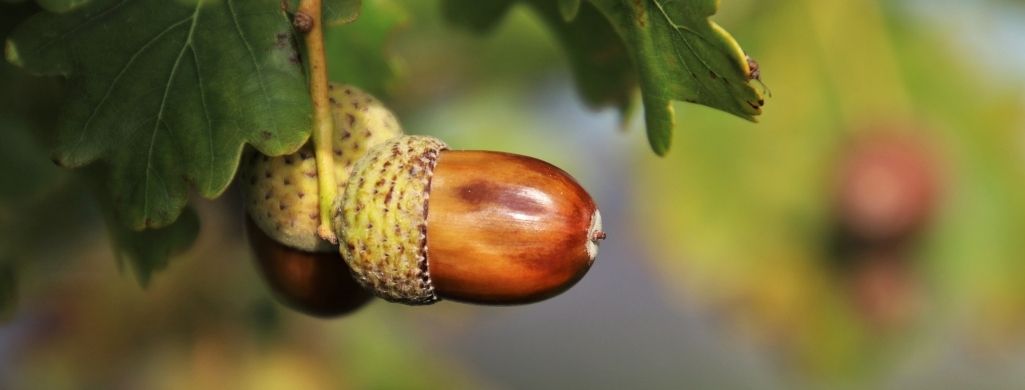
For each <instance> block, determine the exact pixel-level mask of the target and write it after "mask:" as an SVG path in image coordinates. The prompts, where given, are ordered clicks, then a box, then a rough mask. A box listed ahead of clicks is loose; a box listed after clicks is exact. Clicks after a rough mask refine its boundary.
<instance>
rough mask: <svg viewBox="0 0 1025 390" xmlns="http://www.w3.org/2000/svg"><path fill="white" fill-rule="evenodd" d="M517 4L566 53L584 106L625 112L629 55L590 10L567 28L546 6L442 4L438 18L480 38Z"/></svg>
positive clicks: (531, 1)
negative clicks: (533, 15)
mask: <svg viewBox="0 0 1025 390" xmlns="http://www.w3.org/2000/svg"><path fill="white" fill-rule="evenodd" d="M517 1H521V2H524V3H526V4H527V5H528V6H529V7H530V8H531V9H532V10H534V11H535V13H536V14H537V15H538V17H540V18H541V19H542V20H543V21H544V22H545V23H546V25H547V26H548V27H549V28H550V29H551V30H552V32H553V33H554V34H555V36H556V38H557V39H558V40H559V43H560V44H561V45H562V47H563V48H564V49H565V50H566V52H567V55H568V58H569V63H570V67H571V68H572V70H573V75H574V78H575V79H576V86H577V89H578V91H579V92H580V95H581V97H582V98H583V99H584V101H585V102H587V104H588V105H590V106H591V107H594V108H600V107H603V106H609V105H611V106H615V107H618V108H619V109H620V111H621V112H623V113H626V112H628V111H629V110H630V108H631V106H632V101H633V98H632V94H633V91H634V90H635V89H636V87H637V77H636V74H635V73H634V70H633V68H632V66H631V64H630V54H629V53H628V51H627V49H626V46H624V45H623V41H622V40H621V39H619V37H618V36H617V34H616V31H615V30H614V29H613V28H612V26H611V25H610V24H609V22H608V20H606V19H605V17H604V16H602V14H601V13H599V12H598V10H597V9H596V8H594V7H593V6H591V5H590V4H581V5H580V6H579V7H578V9H577V10H576V17H575V18H573V20H572V21H571V22H566V21H565V13H564V10H563V9H562V8H560V7H561V5H560V4H557V3H555V2H553V1H551V0H503V1H493V2H489V6H488V7H476V5H477V2H475V1H472V0H446V1H445V2H444V3H443V6H444V8H443V12H444V13H445V17H446V19H448V20H449V21H450V22H451V23H453V24H456V25H459V26H461V27H464V28H467V29H470V30H472V31H476V32H479V33H484V32H487V31H489V30H491V29H492V28H493V27H494V26H495V25H496V24H497V23H498V21H500V20H501V18H502V16H504V15H505V13H506V12H507V10H508V9H509V7H510V6H511V5H512V4H513V3H515V2H517ZM624 116H625V115H624Z"/></svg>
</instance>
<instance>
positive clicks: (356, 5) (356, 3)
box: [288, 0, 363, 26]
mask: <svg viewBox="0 0 1025 390" xmlns="http://www.w3.org/2000/svg"><path fill="white" fill-rule="evenodd" d="M362 3H363V1H362V0H324V1H323V2H321V11H320V12H321V15H320V17H321V19H323V20H325V21H327V25H329V26H337V25H341V24H346V23H352V22H353V21H355V20H356V19H357V18H359V15H360V8H362ZM298 7H299V0H289V2H288V12H289V13H294V12H295V9H296V8H298Z"/></svg>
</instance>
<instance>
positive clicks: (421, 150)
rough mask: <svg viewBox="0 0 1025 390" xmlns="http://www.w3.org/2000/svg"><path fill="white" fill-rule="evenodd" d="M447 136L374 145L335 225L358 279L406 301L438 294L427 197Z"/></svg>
mask: <svg viewBox="0 0 1025 390" xmlns="http://www.w3.org/2000/svg"><path fill="white" fill-rule="evenodd" d="M446 148H447V147H446V145H445V143H444V142H442V141H441V140H439V139H437V138H433V137H425V136H403V137H399V138H395V139H392V140H389V141H388V142H386V143H384V144H381V145H378V146H376V147H374V148H373V149H371V150H370V151H369V152H368V153H367V155H366V156H365V157H364V158H363V159H362V160H360V161H359V162H358V163H357V164H356V166H355V167H354V168H353V170H352V177H353V180H352V181H350V182H349V184H348V185H347V186H346V187H345V192H344V193H343V194H342V195H340V196H339V198H338V201H337V202H336V207H335V229H337V234H338V239H339V250H340V251H341V254H342V257H343V258H344V259H345V260H346V261H348V262H349V267H350V268H351V269H352V271H353V274H354V275H355V276H356V280H357V281H359V282H360V283H361V284H363V286H364V287H366V288H368V289H370V290H371V291H373V292H374V293H375V294H377V295H378V296H379V297H381V298H384V299H386V300H389V301H393V302H401V303H406V304H428V303H432V302H434V301H436V300H437V299H438V297H437V295H436V294H435V292H434V287H433V286H432V285H431V280H430V279H431V278H430V273H429V271H428V266H427V247H426V246H427V200H428V198H429V196H430V193H429V191H430V187H431V176H432V175H433V173H434V166H435V164H436V163H437V160H438V154H439V153H440V152H441V151H442V150H444V149H446Z"/></svg>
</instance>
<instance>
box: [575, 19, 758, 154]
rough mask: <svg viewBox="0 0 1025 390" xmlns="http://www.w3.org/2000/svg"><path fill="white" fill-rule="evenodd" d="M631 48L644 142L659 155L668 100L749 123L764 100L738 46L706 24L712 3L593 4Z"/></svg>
mask: <svg viewBox="0 0 1025 390" xmlns="http://www.w3.org/2000/svg"><path fill="white" fill-rule="evenodd" d="M591 3H592V4H594V5H595V6H597V7H598V9H599V10H601V12H602V13H603V14H604V15H605V16H606V17H607V18H608V19H609V20H610V21H612V25H613V26H615V28H616V30H617V31H618V32H619V35H620V36H621V37H622V38H623V40H624V41H625V42H626V45H627V47H628V48H629V49H630V53H631V54H632V57H633V61H634V64H635V65H636V66H637V71H638V74H639V76H640V80H641V81H640V82H641V95H642V100H643V101H644V111H645V115H644V117H645V124H646V126H647V130H648V142H649V143H650V144H651V148H652V150H654V151H655V153H657V154H659V155H663V154H665V153H666V152H667V151H668V150H669V145H670V141H671V137H672V129H673V123H674V120H675V119H674V114H673V108H672V104H671V102H672V101H673V100H682V101H686V102H690V103H697V104H702V105H706V106H709V107H712V108H716V109H719V110H722V111H726V112H728V113H731V114H734V115H736V116H739V117H741V118H744V119H748V120H751V121H754V120H755V116H757V115H759V114H761V112H762V109H761V106H762V105H763V103H764V101H763V98H762V96H761V94H760V93H759V92H758V91H756V90H755V89H754V88H752V87H751V85H750V84H749V75H750V69H749V67H748V63H747V59H746V57H745V54H744V52H743V50H741V48H740V45H739V44H737V42H736V40H734V39H733V37H732V36H730V34H729V33H728V32H726V30H724V29H722V27H719V25H717V24H715V23H713V22H711V21H709V20H708V18H709V17H710V16H712V15H713V14H715V13H716V11H717V9H718V3H719V2H718V1H717V0H686V1H682V0H678V1H665V0H646V1H634V0H592V1H591Z"/></svg>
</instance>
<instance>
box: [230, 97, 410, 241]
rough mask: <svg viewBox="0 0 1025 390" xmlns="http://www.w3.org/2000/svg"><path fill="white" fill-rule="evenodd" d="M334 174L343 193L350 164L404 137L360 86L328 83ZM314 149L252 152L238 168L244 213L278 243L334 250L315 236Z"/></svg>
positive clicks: (384, 109) (388, 114)
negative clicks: (274, 153) (267, 153)
mask: <svg viewBox="0 0 1025 390" xmlns="http://www.w3.org/2000/svg"><path fill="white" fill-rule="evenodd" d="M329 95H330V101H331V113H332V117H333V121H334V127H335V136H334V138H333V139H332V151H333V153H334V163H335V169H334V175H335V180H336V182H337V183H338V191H339V192H341V191H342V188H344V187H345V183H346V182H348V180H349V172H350V170H351V168H352V166H353V165H354V164H355V163H356V161H357V160H359V158H360V157H362V156H363V154H364V153H365V152H366V151H367V150H368V149H369V148H371V147H373V146H375V145H377V144H380V143H383V142H385V141H387V140H389V139H391V138H394V137H397V136H399V135H401V134H402V128H401V127H400V126H399V123H398V121H397V120H396V119H395V116H394V115H393V114H392V113H391V111H390V110H388V108H387V107H385V106H384V105H383V104H381V102H380V101H379V100H377V99H375V98H374V97H373V96H371V95H369V94H367V93H366V92H363V91H361V90H360V89H358V88H355V87H352V86H347V85H334V84H333V85H331V88H330V91H329ZM313 150H314V149H313V146H312V145H311V144H310V143H307V144H306V145H304V146H303V147H302V148H300V149H299V150H298V151H297V152H295V153H292V154H289V155H284V156H278V157H269V156H265V155H261V154H253V155H252V156H250V160H249V161H248V162H247V163H245V164H244V165H243V167H242V170H243V172H242V173H241V175H242V177H243V178H244V180H245V181H246V182H245V183H244V184H243V186H242V193H243V196H244V197H245V202H246V210H247V212H248V214H249V216H250V217H251V218H252V219H253V222H255V224H256V226H258V227H259V228H260V230H262V231H263V232H264V233H266V234H267V235H268V236H270V237H272V238H274V239H275V240H276V241H278V242H280V243H283V244H285V245H288V246H290V247H293V248H297V249H301V250H305V251H311V252H335V250H336V249H335V246H334V245H332V244H331V243H330V242H327V241H325V240H323V239H321V238H320V237H319V236H318V235H317V227H318V224H319V218H320V206H319V203H318V191H317V188H318V184H317V175H318V172H317V164H316V161H315V159H314V152H313Z"/></svg>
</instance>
